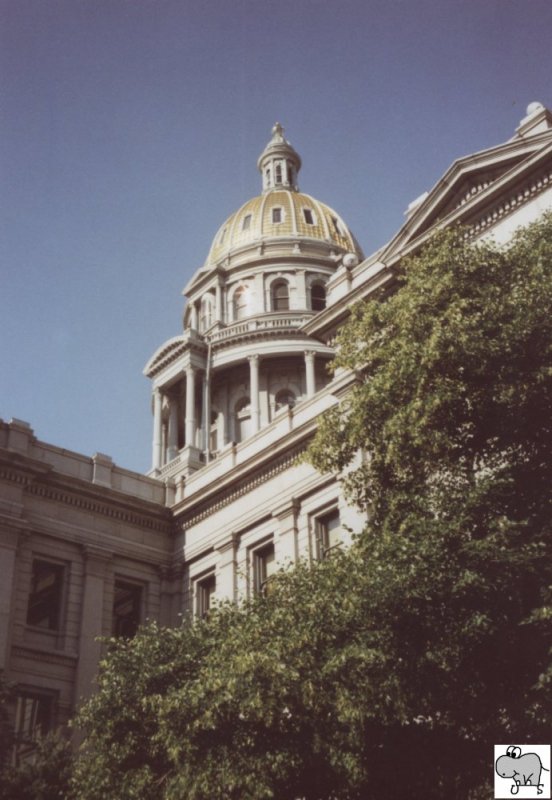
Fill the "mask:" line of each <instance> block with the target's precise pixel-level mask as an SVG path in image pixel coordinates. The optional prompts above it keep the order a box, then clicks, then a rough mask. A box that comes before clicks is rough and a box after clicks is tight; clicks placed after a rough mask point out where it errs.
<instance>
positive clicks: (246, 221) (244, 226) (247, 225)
mask: <svg viewBox="0 0 552 800" xmlns="http://www.w3.org/2000/svg"><path fill="white" fill-rule="evenodd" d="M250 227H251V214H246V215H245V217H244V218H243V222H242V231H248V230H249V228H250Z"/></svg>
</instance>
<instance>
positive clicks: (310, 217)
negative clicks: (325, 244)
mask: <svg viewBox="0 0 552 800" xmlns="http://www.w3.org/2000/svg"><path fill="white" fill-rule="evenodd" d="M303 219H304V220H305V225H316V222H315V219H314V211H313V210H312V208H304V209H303Z"/></svg>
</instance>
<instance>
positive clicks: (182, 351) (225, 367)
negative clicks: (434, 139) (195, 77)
mask: <svg viewBox="0 0 552 800" xmlns="http://www.w3.org/2000/svg"><path fill="white" fill-rule="evenodd" d="M258 166H259V169H260V171H261V176H262V193H261V194H260V195H259V196H258V197H256V198H253V199H252V200H250V201H248V202H247V203H246V204H245V205H244V206H242V207H241V208H240V209H239V210H238V211H237V212H236V213H235V214H234V215H232V216H231V217H230V218H229V220H227V221H226V222H225V223H224V224H223V225H222V226H221V227H220V228H219V231H218V232H217V234H216V236H215V239H214V241H213V244H212V246H211V249H210V251H209V255H208V258H207V260H206V263H205V265H204V266H203V267H202V268H201V269H200V270H199V271H198V272H197V273H196V274H195V275H194V277H193V278H192V280H191V281H190V283H189V285H188V286H187V287H186V290H185V293H186V295H187V298H188V302H187V305H186V309H185V313H184V321H183V331H182V332H181V333H179V334H178V335H176V336H174V337H173V338H172V339H170V340H169V341H168V342H166V343H164V344H163V345H162V346H161V347H160V348H159V349H158V350H157V351H156V352H155V353H154V355H153V356H152V358H151V359H150V360H149V361H148V363H147V365H146V368H145V373H146V374H147V375H148V376H149V377H150V378H151V380H152V392H153V396H152V408H153V444H152V469H151V472H150V474H149V475H148V476H144V475H139V474H136V473H133V472H130V471H127V470H124V469H121V468H119V467H118V466H116V465H114V464H113V463H112V461H111V459H110V458H109V457H108V456H105V455H102V454H100V453H97V454H95V455H94V456H93V457H92V458H87V457H85V456H82V455H79V454H77V453H72V452H69V451H66V450H62V449H60V448H57V447H55V446H52V445H49V444H45V443H43V442H39V441H37V440H36V438H35V437H34V434H33V431H32V429H31V428H30V427H29V425H28V424H27V423H24V422H21V421H19V420H12V421H11V422H9V423H2V422H0V487H1V488H0V554H1V557H0V568H1V580H0V618H1V625H0V669H2V670H4V672H5V675H6V677H7V679H8V680H9V681H12V682H14V683H16V684H17V693H18V701H17V708H16V709H14V713H15V714H16V725H17V729H18V731H19V734H20V738H21V748H22V752H23V751H24V748H25V747H26V746H27V744H28V743H30V742H31V740H32V737H33V735H34V732H36V730H37V729H38V728H42V729H45V728H47V727H49V726H54V725H57V724H64V723H65V722H66V721H67V719H68V718H69V717H70V716H71V715H72V713H73V711H74V709H75V708H76V707H77V706H78V705H79V703H80V702H81V700H82V698H85V697H86V696H88V695H89V694H90V692H91V691H93V682H94V675H95V671H96V668H97V664H98V660H99V658H100V656H101V653H102V650H103V648H104V645H103V644H102V643H101V642H99V641H98V640H97V638H96V637H98V636H110V635H132V633H133V632H134V631H135V629H136V627H137V625H138V624H139V623H140V622H143V621H144V620H146V619H155V620H159V621H160V622H161V623H162V624H167V625H175V624H178V623H179V621H180V619H181V615H186V614H192V615H201V614H203V613H205V611H206V610H207V609H208V608H209V605H210V604H211V603H212V602H213V599H214V598H219V599H222V598H231V599H234V600H237V601H239V599H240V597H244V596H247V595H248V594H251V593H253V592H259V591H264V588H265V585H266V582H267V580H269V579H270V575H271V574H272V572H273V571H274V569H276V568H277V566H278V564H284V563H286V562H289V561H294V560H296V559H297V558H298V557H303V558H307V559H317V558H322V557H324V555H325V554H326V553H327V551H328V549H329V548H331V547H334V546H338V542H340V541H346V540H347V537H348V536H349V535H350V533H349V531H350V530H352V531H358V530H360V529H361V528H362V525H363V519H362V517H361V515H360V514H359V513H358V512H356V511H355V510H354V509H352V508H350V507H348V506H347V504H346V503H345V501H344V498H343V496H342V493H341V489H340V484H339V482H338V480H336V478H335V477H334V476H332V475H321V474H319V473H317V472H316V471H315V470H313V469H312V468H311V467H310V466H308V465H307V464H305V463H302V462H300V461H298V460H297V456H298V455H300V454H301V453H302V452H303V451H304V449H305V447H306V446H307V445H308V442H309V440H310V439H311V437H312V435H313V433H314V431H315V429H316V424H317V418H318V417H319V415H320V414H321V413H322V412H323V411H324V410H326V409H328V408H330V407H331V406H332V405H334V404H335V403H338V402H339V401H340V398H342V397H343V396H344V395H346V393H347V391H348V390H349V388H350V387H351V385H352V384H353V382H354V380H355V376H354V375H350V374H346V373H341V374H338V375H337V376H335V377H334V378H333V379H332V380H330V377H329V375H328V373H327V371H326V369H325V367H326V364H327V362H328V361H329V359H330V358H331V356H332V353H333V349H332V342H333V339H334V336H335V333H336V331H337V330H338V328H339V326H340V325H341V324H343V321H344V320H345V319H346V318H347V314H348V308H349V307H350V305H351V303H352V302H355V301H357V300H360V299H363V298H368V297H369V296H370V295H371V294H372V293H373V292H374V291H376V290H378V289H380V288H381V287H384V286H391V285H392V283H393V280H394V275H395V268H396V267H397V265H398V264H399V263H400V261H401V259H402V258H403V257H404V256H405V255H406V254H408V253H412V252H414V251H416V249H417V248H419V247H420V245H421V244H423V243H424V242H425V241H426V240H427V238H428V237H429V236H430V235H431V233H432V232H433V231H434V230H435V229H436V228H437V227H443V226H447V225H451V224H455V223H462V224H464V225H465V226H466V235H467V236H470V237H472V238H474V239H475V238H478V237H486V236H493V237H494V238H495V239H496V240H497V241H499V242H507V241H508V240H509V239H510V238H511V236H512V233H513V231H514V230H515V229H516V228H517V227H518V226H520V225H524V224H527V223H528V222H530V221H532V220H535V219H538V218H539V217H540V216H541V215H542V214H543V213H544V212H545V211H546V210H551V209H552V115H551V114H550V112H549V111H548V110H546V109H544V108H543V107H542V106H540V104H531V106H530V107H529V108H528V114H527V116H526V117H525V118H524V119H523V120H522V122H521V124H520V126H519V127H518V129H517V131H516V133H515V136H514V137H513V138H512V139H511V140H510V141H508V142H506V143H505V144H502V145H499V146H497V147H494V148H491V149H488V150H485V151H482V152H480V153H476V154H475V155H472V156H468V157H466V158H461V159H459V160H458V161H456V162H455V163H454V164H453V165H452V167H451V168H450V169H449V170H448V171H447V173H446V174H445V175H444V176H443V178H442V179H441V180H440V181H439V182H438V183H437V185H436V186H435V187H434V188H433V189H432V190H431V191H430V192H429V193H427V194H425V195H423V196H422V197H421V198H418V199H417V200H416V201H414V202H413V203H412V204H411V205H410V206H409V208H408V210H407V215H406V221H405V223H404V225H403V226H402V227H401V228H400V230H399V231H398V232H397V234H396V236H395V237H393V239H392V240H391V241H390V242H389V243H388V244H387V245H386V246H385V247H383V248H382V249H381V250H379V251H378V252H377V253H376V254H374V255H372V256H370V257H368V258H364V255H363V253H362V251H361V250H360V247H359V246H358V244H357V242H356V240H355V238H354V237H353V235H352V234H351V232H350V231H349V229H348V228H347V226H346V225H345V223H344V222H343V220H342V219H341V217H339V215H338V214H336V212H334V211H333V210H332V209H331V208H329V207H328V206H326V205H325V204H323V203H320V202H319V201H317V200H315V199H314V198H312V197H310V196H309V195H305V194H302V193H301V192H300V191H299V188H298V172H299V169H300V166H301V160H300V158H299V156H298V154H297V153H296V152H295V150H293V148H292V147H291V145H290V144H289V143H288V142H287V141H286V139H285V138H284V135H283V130H282V128H281V126H279V125H276V126H275V127H274V129H273V135H272V139H271V140H270V142H269V144H268V145H267V147H266V148H265V150H264V151H263V153H262V154H261V157H260V158H259V162H258ZM246 220H247V221H246Z"/></svg>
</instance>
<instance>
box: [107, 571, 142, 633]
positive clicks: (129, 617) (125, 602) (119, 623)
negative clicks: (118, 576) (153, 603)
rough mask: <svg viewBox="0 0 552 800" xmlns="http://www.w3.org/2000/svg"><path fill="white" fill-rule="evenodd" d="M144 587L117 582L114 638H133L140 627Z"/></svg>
mask: <svg viewBox="0 0 552 800" xmlns="http://www.w3.org/2000/svg"><path fill="white" fill-rule="evenodd" d="M141 607H142V587H141V586H136V584H133V583H126V582H125V581H115V592H114V597H113V620H112V633H113V636H125V637H127V638H128V639H130V638H132V637H133V636H134V635H135V634H136V631H137V630H138V627H139V625H140V621H141V620H140V617H141Z"/></svg>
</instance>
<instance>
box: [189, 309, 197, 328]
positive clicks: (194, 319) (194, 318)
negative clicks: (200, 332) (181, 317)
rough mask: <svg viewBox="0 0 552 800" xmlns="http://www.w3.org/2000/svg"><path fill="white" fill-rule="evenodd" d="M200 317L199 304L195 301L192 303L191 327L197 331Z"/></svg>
mask: <svg viewBox="0 0 552 800" xmlns="http://www.w3.org/2000/svg"><path fill="white" fill-rule="evenodd" d="M197 322H198V319H197V306H196V304H195V303H192V307H191V309H190V327H191V328H192V330H194V331H197V328H198V324H197Z"/></svg>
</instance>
